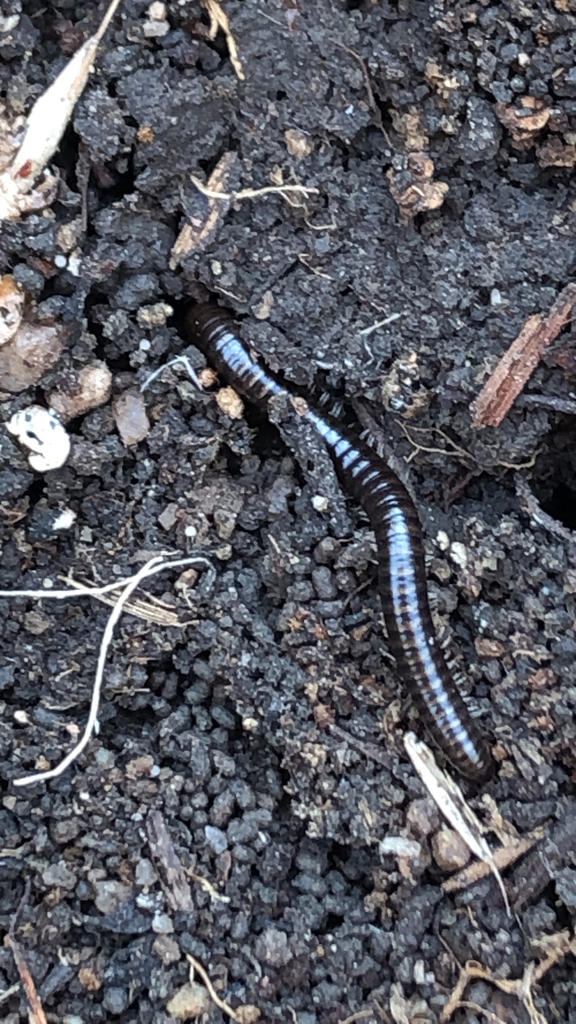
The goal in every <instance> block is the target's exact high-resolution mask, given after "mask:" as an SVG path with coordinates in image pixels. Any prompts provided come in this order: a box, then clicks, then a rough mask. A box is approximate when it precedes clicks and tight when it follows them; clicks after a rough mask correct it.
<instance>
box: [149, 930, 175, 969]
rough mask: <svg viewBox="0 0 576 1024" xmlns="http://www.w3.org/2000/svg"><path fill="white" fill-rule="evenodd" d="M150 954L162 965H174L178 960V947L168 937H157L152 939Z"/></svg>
mask: <svg viewBox="0 0 576 1024" xmlns="http://www.w3.org/2000/svg"><path fill="white" fill-rule="evenodd" d="M152 952H153V953H154V954H155V955H156V956H157V957H158V959H159V960H161V961H162V963H163V964H166V965H168V964H175V963H176V961H177V960H179V959H180V955H181V954H180V946H179V945H178V943H177V942H176V940H175V939H172V938H170V936H169V935H159V936H158V938H157V939H154V942H153V944H152Z"/></svg>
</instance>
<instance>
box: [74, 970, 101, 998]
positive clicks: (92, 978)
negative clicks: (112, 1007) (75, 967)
mask: <svg viewBox="0 0 576 1024" xmlns="http://www.w3.org/2000/svg"><path fill="white" fill-rule="evenodd" d="M78 981H79V982H80V984H81V985H82V987H83V988H85V989H86V990H87V991H88V992H97V991H98V989H100V988H102V978H101V977H100V974H99V972H98V971H97V970H95V969H94V967H81V968H80V970H79V971H78Z"/></svg>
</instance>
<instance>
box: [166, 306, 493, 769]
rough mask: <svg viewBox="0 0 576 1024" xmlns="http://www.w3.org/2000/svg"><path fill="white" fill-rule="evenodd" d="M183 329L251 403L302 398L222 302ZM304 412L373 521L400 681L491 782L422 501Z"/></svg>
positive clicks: (443, 739) (346, 434) (340, 429)
mask: <svg viewBox="0 0 576 1024" xmlns="http://www.w3.org/2000/svg"><path fill="white" fill-rule="evenodd" d="M185 332H186V335H187V340H188V341H191V342H193V344H194V345H196V346H197V348H199V349H200V350H201V351H202V352H203V353H204V355H205V356H206V358H207V360H208V362H209V363H210V365H211V366H212V367H213V368H214V369H215V370H217V371H218V373H219V374H220V375H221V376H222V378H223V379H225V380H226V381H227V382H228V383H229V384H231V385H232V387H233V388H235V389H236V390H237V391H239V392H240V393H241V394H242V395H243V396H244V397H245V398H247V399H248V401H250V402H254V403H256V404H258V405H260V406H263V407H264V408H266V406H267V404H268V402H269V400H270V399H271V398H272V397H274V396H285V397H287V398H288V399H291V398H294V397H296V396H295V395H293V394H292V393H291V391H290V389H289V387H288V386H287V385H286V384H285V383H283V382H282V381H281V380H280V379H278V378H276V377H275V376H274V375H273V374H272V373H271V372H269V371H268V370H267V369H265V368H264V367H263V366H262V365H261V364H260V363H258V362H256V361H255V359H254V358H253V357H252V355H251V354H250V352H249V350H248V347H247V346H246V345H245V343H244V342H243V341H242V339H241V338H240V336H239V333H238V328H237V326H236V324H235V323H234V321H233V320H232V319H231V318H230V317H229V316H227V315H226V313H225V312H224V311H223V310H221V309H220V308H219V307H218V306H216V305H212V304H200V305H196V306H194V307H192V308H191V310H190V311H189V312H188V314H187V317H186V322H185ZM302 414H303V415H304V417H305V419H306V420H307V421H308V422H309V423H310V424H311V425H312V426H313V427H314V428H315V430H316V431H317V432H318V434H319V435H320V436H321V437H322V439H323V440H324V443H325V444H326V447H327V449H328V452H329V454H330V457H331V459H332V462H333V463H334V467H335V470H336V473H337V475H338V477H339V479H340V482H341V484H342V486H343V487H344V489H345V490H346V491H347V492H348V493H349V494H350V495H351V496H352V497H353V498H355V499H356V501H358V503H359V504H360V505H361V506H362V508H363V509H364V511H365V512H366V513H367V515H368V518H369V520H370V525H371V527H372V529H373V531H374V534H375V537H376V544H377V549H378V565H379V587H380V596H381V600H382V608H383V611H384V621H385V623H386V629H387V632H388V640H389V644H390V650H391V652H392V654H393V655H394V658H395V660H396V665H397V668H398V674H399V676H400V679H401V681H402V683H403V685H404V686H405V687H406V688H407V690H408V692H409V693H410V695H411V697H412V699H413V700H414V702H415V703H416V705H417V707H418V708H419V710H420V713H421V716H422V719H423V721H424V724H425V726H426V728H427V730H428V733H429V734H430V736H431V737H432V739H433V740H434V741H435V742H436V743H437V745H438V746H439V747H440V749H441V750H442V751H443V752H444V753H445V755H446V757H447V758H448V760H449V761H450V762H451V763H452V765H453V766H454V767H455V768H456V769H457V770H458V771H459V772H460V773H461V774H462V775H463V776H465V777H466V778H468V779H471V780H474V781H476V782H485V781H486V780H487V779H488V778H489V777H490V776H491V775H492V773H493V769H494V762H493V760H492V755H491V752H490V747H489V745H488V742H487V740H486V739H485V738H484V736H483V735H482V734H481V733H480V731H479V729H478V727H477V726H476V724H475V723H474V721H473V720H472V718H471V716H470V713H469V711H468V709H467V707H466V704H465V702H464V699H463V697H462V695H461V693H460V691H459V689H458V686H457V683H456V681H455V679H454V677H453V674H452V672H451V670H450V667H449V665H448V663H447V661H446V657H445V654H444V651H443V648H442V645H441V643H440V641H439V639H438V638H437V636H436V634H435V630H434V625H433V621H432V614H431V611H430V604H429V600H428V588H427V584H426V571H425V562H424V543H423V535H422V527H421V524H420V518H419V516H418V512H417V510H416V507H415V505H414V503H413V501H412V499H411V497H410V495H409V494H408V491H407V490H406V488H405V487H404V485H403V484H402V482H401V481H400V480H399V478H398V477H397V476H396V474H395V473H394V472H393V471H392V470H391V469H390V468H389V466H388V465H387V464H386V462H385V461H384V460H383V459H382V458H381V457H380V456H379V455H378V454H377V452H376V451H374V449H372V448H371V447H370V446H369V445H368V444H366V443H365V442H364V441H362V440H361V439H360V438H358V437H356V436H355V434H354V433H353V431H351V430H349V429H348V428H346V427H344V426H342V425H341V424H340V423H339V422H338V421H336V420H334V419H332V418H331V417H329V416H325V415H324V414H321V413H319V412H318V411H316V410H315V409H314V408H312V407H311V406H310V405H308V404H304V410H303V413H302Z"/></svg>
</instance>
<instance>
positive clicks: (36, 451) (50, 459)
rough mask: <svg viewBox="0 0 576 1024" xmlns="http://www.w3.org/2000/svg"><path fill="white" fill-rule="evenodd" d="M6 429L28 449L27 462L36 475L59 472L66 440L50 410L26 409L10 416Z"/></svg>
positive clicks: (66, 449)
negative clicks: (50, 471)
mask: <svg viewBox="0 0 576 1024" xmlns="http://www.w3.org/2000/svg"><path fill="white" fill-rule="evenodd" d="M6 428H7V429H8V430H9V431H10V433H11V434H14V435H15V436H16V437H17V438H18V440H19V441H20V444H23V445H25V447H26V448H29V449H30V451H31V452H32V454H31V455H29V456H28V462H29V463H30V465H31V466H32V469H35V470H37V471H38V472H39V473H47V472H48V471H49V470H51V469H59V468H60V466H63V465H64V463H65V462H66V459H67V458H68V456H69V454H70V438H69V436H68V434H67V433H66V430H65V429H64V427H63V426H62V424H61V422H60V420H59V419H58V417H57V416H55V415H54V413H53V412H52V411H51V410H50V409H43V408H42V406H40V405H30V406H28V408H27V409H22V411H21V412H16V413H14V415H13V416H12V419H10V420H9V421H8V423H7V424H6Z"/></svg>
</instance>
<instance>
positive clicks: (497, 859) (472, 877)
mask: <svg viewBox="0 0 576 1024" xmlns="http://www.w3.org/2000/svg"><path fill="white" fill-rule="evenodd" d="M543 835H544V830H543V829H542V828H539V829H536V830H535V831H534V832H531V833H530V835H527V836H522V837H521V838H519V839H511V840H510V841H509V842H508V843H507V845H506V846H502V847H500V849H498V850H495V852H494V854H493V859H494V864H495V865H496V867H497V868H498V870H499V871H500V870H503V869H504V868H507V867H509V865H510V864H513V863H514V861H516V860H518V859H519V858H520V857H523V856H524V854H525V853H528V851H529V850H531V849H532V847H533V846H535V845H536V843H537V842H538V841H539V840H540V839H541V838H542V836H543ZM491 870H492V866H491V865H490V864H488V863H487V862H486V861H474V863H473V864H470V865H469V866H468V867H465V868H463V870H462V871H459V872H458V873H457V874H456V875H452V877H451V878H447V879H446V881H445V882H443V883H442V889H443V890H444V892H458V891H459V890H460V889H467V888H468V886H469V885H474V884H475V883H476V882H479V881H480V879H481V878H484V877H485V876H486V875H487V874H489V873H490V871H491Z"/></svg>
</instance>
